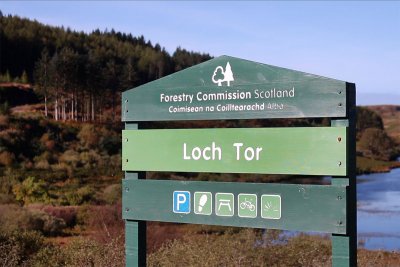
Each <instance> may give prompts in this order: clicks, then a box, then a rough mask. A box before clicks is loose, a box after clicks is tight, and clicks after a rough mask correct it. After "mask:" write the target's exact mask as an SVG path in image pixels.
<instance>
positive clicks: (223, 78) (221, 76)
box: [211, 62, 235, 86]
mask: <svg viewBox="0 0 400 267" xmlns="http://www.w3.org/2000/svg"><path fill="white" fill-rule="evenodd" d="M211 80H212V81H213V83H216V84H218V86H222V83H223V82H226V84H227V85H228V86H231V84H230V83H231V82H232V81H234V80H235V79H234V78H233V72H232V68H231V65H230V64H229V62H228V63H226V67H225V70H224V68H223V67H222V66H218V67H216V68H215V70H214V73H213V75H212V77H211Z"/></svg>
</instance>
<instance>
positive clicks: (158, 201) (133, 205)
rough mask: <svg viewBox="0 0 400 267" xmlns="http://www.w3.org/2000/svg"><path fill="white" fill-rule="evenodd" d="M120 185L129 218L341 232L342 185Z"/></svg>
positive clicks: (147, 182)
mask: <svg viewBox="0 0 400 267" xmlns="http://www.w3.org/2000/svg"><path fill="white" fill-rule="evenodd" d="M123 188H124V190H123V210H124V213H123V218H124V219H129V220H148V221H165V222H178V223H196V224H210V225H226V226H243V227H253V228H272V229H286V230H301V231H317V232H329V233H345V232H346V188H345V187H336V186H322V185H290V184H258V183H221V182H194V181H166V180H163V181H160V180H124V181H123ZM213 203H215V204H214V205H213ZM205 215H206V216H205Z"/></svg>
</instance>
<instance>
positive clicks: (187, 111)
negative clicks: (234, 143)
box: [122, 56, 346, 121]
mask: <svg viewBox="0 0 400 267" xmlns="http://www.w3.org/2000/svg"><path fill="white" fill-rule="evenodd" d="M345 107H346V82H343V81H339V80H334V79H330V78H325V77H321V76H317V75H313V74H308V73H304V72H299V71H294V70H288V69H284V68H279V67H275V66H270V65H265V64H260V63H256V62H252V61H247V60H243V59H238V58H233V57H229V56H221V57H218V58H214V59H211V60H209V61H207V62H204V63H201V64H199V65H196V66H193V67H190V68H187V69H185V70H182V71H179V72H177V73H174V74H171V75H169V76H166V77H164V78H161V79H158V80H156V81H153V82H150V83H147V84H145V85H142V86H139V87H137V88H134V89H131V90H128V91H126V92H124V93H123V94H122V121H168V120H216V119H256V118H260V119H261V118H305V117H345V116H346V108H345Z"/></svg>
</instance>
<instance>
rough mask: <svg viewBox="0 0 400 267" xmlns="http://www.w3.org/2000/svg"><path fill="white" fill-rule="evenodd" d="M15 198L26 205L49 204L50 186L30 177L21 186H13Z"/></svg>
mask: <svg viewBox="0 0 400 267" xmlns="http://www.w3.org/2000/svg"><path fill="white" fill-rule="evenodd" d="M13 192H14V194H15V198H16V199H17V200H18V201H21V202H22V203H24V204H29V203H38V202H39V203H49V202H50V195H49V193H48V185H47V183H46V182H45V181H43V180H42V179H37V178H35V177H32V176H29V177H28V178H26V179H25V180H24V181H23V182H22V183H21V184H16V185H14V186H13Z"/></svg>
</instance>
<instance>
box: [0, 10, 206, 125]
mask: <svg viewBox="0 0 400 267" xmlns="http://www.w3.org/2000/svg"><path fill="white" fill-rule="evenodd" d="M1 14H2V13H1V11H0V47H1V49H0V58H1V64H0V83H11V82H21V83H31V84H32V85H33V88H34V89H35V91H36V93H37V94H38V95H39V98H40V100H41V101H42V102H43V103H44V105H45V115H46V116H50V117H51V118H54V119H55V120H71V121H100V122H105V121H108V122H109V121H118V120H117V118H116V116H117V107H116V106H117V105H118V104H119V101H120V93H121V91H124V90H126V89H129V88H132V87H136V86H138V85H141V84H143V83H146V82H149V81H152V80H154V79H158V78H161V77H163V76H165V75H168V74H171V73H173V72H175V71H178V70H181V69H184V68H187V67H190V66H192V65H195V64H198V63H201V62H203V61H206V60H208V59H210V58H211V57H210V56H209V55H208V54H201V53H196V52H190V51H187V50H185V49H182V48H180V47H178V48H177V49H176V50H175V51H174V53H173V54H172V55H170V54H169V53H168V52H167V51H166V50H165V49H164V48H163V47H161V45H159V44H154V45H153V44H152V43H151V42H150V41H146V40H145V38H144V36H138V37H134V36H132V34H125V33H121V32H117V31H115V30H113V29H111V30H110V31H108V30H106V31H104V32H102V31H100V30H98V29H97V30H94V31H93V32H91V33H88V34H87V33H84V32H77V31H73V30H71V29H69V28H66V29H65V28H64V27H53V26H48V25H44V24H42V23H40V22H37V21H32V20H29V19H25V18H20V17H18V16H11V15H8V16H2V15H1ZM109 109H111V111H112V114H111V116H109V117H104V111H105V110H109ZM50 110H52V112H51V113H50Z"/></svg>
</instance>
